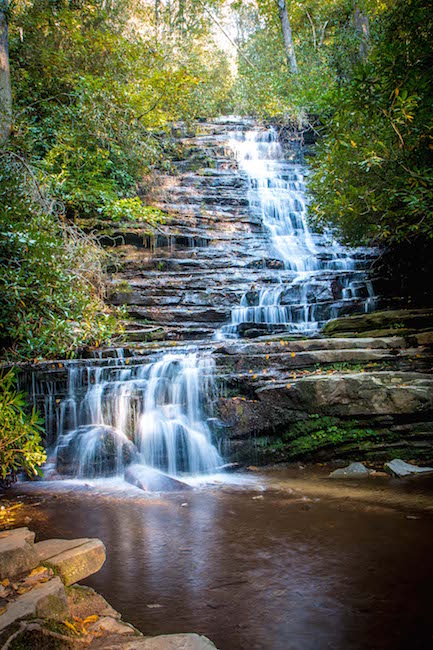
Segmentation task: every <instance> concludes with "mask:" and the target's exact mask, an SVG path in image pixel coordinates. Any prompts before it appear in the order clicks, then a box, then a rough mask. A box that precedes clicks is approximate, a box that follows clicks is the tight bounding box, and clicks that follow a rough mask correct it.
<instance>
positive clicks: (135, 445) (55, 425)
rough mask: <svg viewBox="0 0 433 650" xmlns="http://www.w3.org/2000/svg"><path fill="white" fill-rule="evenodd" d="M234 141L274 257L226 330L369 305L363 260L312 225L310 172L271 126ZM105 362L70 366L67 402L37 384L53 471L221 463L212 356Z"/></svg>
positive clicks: (321, 317)
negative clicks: (289, 155) (214, 425)
mask: <svg viewBox="0 0 433 650" xmlns="http://www.w3.org/2000/svg"><path fill="white" fill-rule="evenodd" d="M230 146H231V148H232V149H233V150H234V151H235V152H236V156H237V159H238V165H239V170H240V173H241V174H244V175H246V177H247V179H248V183H249V196H248V200H249V208H250V210H251V212H252V214H253V216H256V217H257V222H258V223H259V224H262V227H263V229H264V231H265V235H266V236H265V245H266V246H267V249H268V255H271V256H272V257H271V261H272V264H271V270H270V271H269V273H267V283H266V284H264V285H263V286H255V285H253V286H252V287H251V288H250V290H249V291H247V292H245V294H244V295H243V297H242V299H241V302H240V305H239V306H238V307H235V308H234V309H233V310H232V317H231V323H230V324H229V325H226V326H225V327H223V329H222V334H223V336H237V333H238V329H239V326H240V325H242V324H246V323H252V324H255V325H256V326H257V325H258V324H261V325H265V326H266V327H269V326H270V327H272V326H278V327H280V328H283V329H286V330H288V331H293V332H299V333H301V334H314V333H315V332H317V331H318V330H319V328H320V327H321V326H322V325H323V324H324V323H325V322H326V321H327V320H328V319H330V318H333V317H336V316H338V315H341V314H345V313H353V312H356V311H368V310H370V309H372V308H374V295H373V289H372V286H371V283H370V282H369V281H368V280H367V279H366V269H365V267H366V264H367V263H368V259H369V257H368V255H366V254H365V251H362V250H356V251H353V250H350V249H348V248H346V247H344V246H341V245H340V244H338V243H337V242H336V241H334V240H333V239H332V237H331V236H330V235H329V234H327V233H325V234H318V233H315V232H313V231H312V230H311V229H310V227H309V225H308V222H307V199H306V190H305V174H306V169H305V167H303V166H302V165H300V164H298V163H294V162H291V161H288V160H286V159H285V157H284V153H283V149H282V146H281V144H280V143H279V141H278V138H277V132H276V130H275V129H274V128H272V127H269V128H255V129H252V130H245V125H244V126H243V128H239V130H237V131H235V132H233V137H232V141H231V145H230ZM259 239H260V237H259ZM268 268H269V267H268ZM247 272H248V271H247ZM269 277H270V280H269ZM100 361H101V363H95V362H92V363H89V364H84V365H83V364H82V363H81V364H74V363H70V364H66V371H67V388H66V394H64V396H63V397H59V395H58V391H57V389H56V387H55V386H54V385H53V384H50V382H48V383H47V384H46V385H45V386H44V387H43V388H40V389H37V388H36V387H35V386H34V387H33V394H34V395H35V394H36V392H38V390H39V393H42V395H43V398H44V399H45V402H46V404H48V408H47V413H46V415H47V417H46V421H47V429H48V432H49V435H50V432H51V436H52V440H51V443H52V445H51V455H50V460H51V464H52V466H53V467H54V468H55V472H56V473H60V474H62V475H69V476H74V477H79V478H88V477H91V478H94V477H105V476H122V475H123V473H124V471H125V468H126V467H127V466H128V465H130V464H131V463H134V464H136V463H138V464H141V465H145V466H150V467H152V468H156V469H158V470H162V471H163V472H166V473H168V474H170V475H171V476H177V475H179V474H183V473H186V474H188V475H199V474H203V473H208V472H212V471H213V470H215V468H217V467H219V466H221V465H222V463H223V461H222V458H221V456H220V454H219V452H218V450H217V448H216V446H215V444H214V443H213V440H212V431H211V428H210V426H209V420H210V414H211V407H212V393H213V380H212V376H213V361H212V358H211V355H209V354H208V353H205V352H203V351H202V352H200V351H197V349H195V350H193V349H190V350H188V349H186V350H185V349H184V351H183V352H178V353H169V354H167V353H162V352H161V353H159V355H157V356H156V357H155V356H154V357H153V358H152V359H149V358H146V359H144V360H143V359H141V360H137V359H136V360H135V361H134V360H132V363H130V361H131V359H130V358H124V356H123V351H122V350H120V352H119V354H118V355H117V358H115V359H111V360H100Z"/></svg>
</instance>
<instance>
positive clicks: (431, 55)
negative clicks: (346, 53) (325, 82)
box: [310, 0, 433, 263]
mask: <svg viewBox="0 0 433 650" xmlns="http://www.w3.org/2000/svg"><path fill="white" fill-rule="evenodd" d="M370 15H371V20H370V24H371V39H370V48H369V51H368V55H367V56H366V53H365V50H362V51H361V52H360V55H359V56H358V59H357V60H356V61H355V64H354V65H353V66H352V67H351V71H350V76H349V75H346V82H345V83H344V84H342V85H341V86H340V87H339V89H338V91H337V93H336V95H335V100H334V102H333V104H332V105H331V112H330V117H329V119H328V120H327V121H326V124H325V137H324V139H323V141H322V142H320V143H319V145H318V155H317V157H316V158H315V159H314V161H313V167H314V174H313V176H312V179H311V183H310V186H311V189H312V191H313V196H314V202H313V204H312V206H311V213H312V217H313V219H314V220H315V222H316V223H317V224H318V225H319V226H320V225H322V226H323V225H325V226H329V225H331V226H332V227H334V228H336V229H337V230H338V232H340V233H341V234H342V235H343V236H344V237H345V238H346V240H348V241H350V242H357V243H360V242H361V243H362V242H371V241H374V242H376V243H380V244H392V245H393V244H401V243H403V242H405V241H406V242H409V241H415V240H419V239H423V240H426V241H428V240H430V241H431V240H432V238H433V77H432V74H431V70H432V69H433V12H432V4H431V2H428V1H427V2H426V1H425V0H397V1H396V2H393V3H391V5H390V7H389V9H387V10H385V11H382V12H380V13H376V14H372V13H371V14H370ZM420 263H421V261H420Z"/></svg>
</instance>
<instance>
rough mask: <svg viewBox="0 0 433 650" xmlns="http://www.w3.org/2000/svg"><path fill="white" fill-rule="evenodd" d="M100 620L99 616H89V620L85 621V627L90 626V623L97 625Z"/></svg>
mask: <svg viewBox="0 0 433 650" xmlns="http://www.w3.org/2000/svg"><path fill="white" fill-rule="evenodd" d="M98 618H99V616H98V615H97V614H92V615H91V616H88V617H87V618H85V619H84V621H83V625H88V624H89V623H96V621H97V620H98Z"/></svg>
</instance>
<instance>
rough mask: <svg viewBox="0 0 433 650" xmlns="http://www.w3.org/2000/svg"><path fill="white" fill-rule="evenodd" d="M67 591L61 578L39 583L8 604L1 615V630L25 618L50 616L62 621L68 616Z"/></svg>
mask: <svg viewBox="0 0 433 650" xmlns="http://www.w3.org/2000/svg"><path fill="white" fill-rule="evenodd" d="M67 614H68V607H67V602H66V593H65V588H64V586H63V583H62V581H61V580H60V578H57V577H56V578H52V580H49V581H48V582H46V583H43V584H38V585H36V586H35V587H34V589H31V590H30V591H28V592H27V593H24V594H22V595H19V596H18V598H17V599H16V600H15V601H12V602H11V603H10V604H8V605H7V607H6V611H5V612H4V613H3V614H2V615H1V616H0V631H1V630H4V629H5V628H7V627H8V626H9V625H12V624H13V623H15V622H16V621H18V620H21V619H23V618H29V617H34V618H50V619H54V620H56V621H61V620H63V619H64V618H65V616H67Z"/></svg>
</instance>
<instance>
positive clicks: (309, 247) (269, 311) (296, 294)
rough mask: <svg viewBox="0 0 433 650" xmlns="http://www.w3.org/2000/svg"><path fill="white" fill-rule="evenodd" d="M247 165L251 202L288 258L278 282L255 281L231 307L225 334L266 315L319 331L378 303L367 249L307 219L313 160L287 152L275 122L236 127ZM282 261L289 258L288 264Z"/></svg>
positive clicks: (278, 253)
mask: <svg viewBox="0 0 433 650" xmlns="http://www.w3.org/2000/svg"><path fill="white" fill-rule="evenodd" d="M231 146H232V149H234V151H235V153H236V157H237V159H238V164H239V169H240V170H241V171H242V172H244V173H245V174H246V175H247V177H248V181H249V188H250V189H249V197H248V198H249V203H250V209H251V210H252V212H253V213H255V214H257V216H258V217H259V218H260V220H261V222H262V223H263V226H264V228H265V230H266V231H267V232H268V234H269V239H270V251H269V252H270V255H271V256H273V257H274V258H276V260H279V261H280V265H279V266H280V268H279V269H278V268H277V270H275V271H273V275H274V279H273V282H274V284H273V286H271V287H269V286H267V287H266V288H261V287H256V286H253V287H252V289H251V290H250V291H249V292H247V293H246V294H244V296H243V297H242V299H241V303H240V305H239V307H235V308H234V309H233V310H232V314H231V323H230V325H227V326H225V327H224V328H223V330H222V331H223V334H226V335H229V336H230V335H236V333H237V330H238V327H239V325H240V324H242V323H261V324H262V323H265V324H268V325H278V326H282V327H283V328H284V329H286V330H288V331H293V332H300V333H310V334H311V333H314V332H315V331H317V330H318V329H319V328H320V327H321V326H322V325H323V324H324V323H325V322H326V321H327V320H329V319H330V318H335V317H336V316H338V315H340V313H341V312H343V313H345V312H344V310H346V312H347V311H349V310H351V311H352V312H356V311H358V312H359V311H369V310H370V309H372V308H374V292H373V288H372V285H371V282H368V281H365V271H364V269H363V263H362V256H359V255H358V259H355V258H354V251H352V250H350V249H348V248H346V247H344V246H342V245H340V244H339V243H338V242H336V241H335V240H334V239H333V238H332V237H331V236H330V235H329V234H325V235H323V234H322V235H319V234H317V233H314V232H313V231H312V230H311V229H310V228H309V226H308V222H307V203H306V195H305V173H306V170H305V168H304V167H303V166H302V165H300V164H296V163H290V162H288V161H286V160H285V159H284V154H283V150H282V147H281V145H280V143H279V142H278V139H277V133H276V131H275V129H273V128H272V127H271V128H266V129H260V130H259V129H254V130H250V131H246V132H244V133H243V132H236V133H234V135H233V140H232V143H231ZM281 263H282V264H281Z"/></svg>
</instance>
